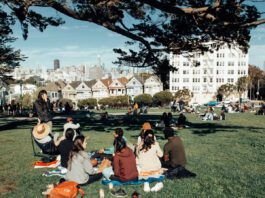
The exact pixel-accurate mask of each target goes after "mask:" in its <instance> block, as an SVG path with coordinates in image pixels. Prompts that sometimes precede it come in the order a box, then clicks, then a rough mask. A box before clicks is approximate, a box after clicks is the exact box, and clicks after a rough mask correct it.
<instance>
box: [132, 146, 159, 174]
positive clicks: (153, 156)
mask: <svg viewBox="0 0 265 198" xmlns="http://www.w3.org/2000/svg"><path fill="white" fill-rule="evenodd" d="M162 156H163V152H162V150H161V148H160V146H159V143H158V142H155V143H154V144H153V145H152V146H151V148H150V149H149V150H148V151H145V150H141V151H140V149H138V151H137V158H136V163H137V165H138V166H139V167H140V169H141V170H142V171H154V170H159V169H160V168H161V162H160V160H159V157H162Z"/></svg>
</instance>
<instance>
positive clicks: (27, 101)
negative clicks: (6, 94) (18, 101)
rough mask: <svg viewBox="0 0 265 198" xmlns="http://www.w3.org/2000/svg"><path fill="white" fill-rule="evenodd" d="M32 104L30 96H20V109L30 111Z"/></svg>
mask: <svg viewBox="0 0 265 198" xmlns="http://www.w3.org/2000/svg"><path fill="white" fill-rule="evenodd" d="M32 104H33V100H32V96H31V94H28V93H26V94H24V95H23V96H22V108H23V109H31V108H32Z"/></svg>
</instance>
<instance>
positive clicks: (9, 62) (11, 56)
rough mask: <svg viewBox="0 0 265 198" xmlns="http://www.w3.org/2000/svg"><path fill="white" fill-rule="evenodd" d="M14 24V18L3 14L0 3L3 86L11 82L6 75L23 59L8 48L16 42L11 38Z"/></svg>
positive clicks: (0, 50)
mask: <svg viewBox="0 0 265 198" xmlns="http://www.w3.org/2000/svg"><path fill="white" fill-rule="evenodd" d="M14 24H15V18H14V16H11V15H10V14H8V13H7V12H5V11H4V9H3V7H2V5H1V2H0V46H1V47H0V56H1V57H0V83H4V84H8V83H9V81H10V80H12V77H11V76H10V75H8V74H9V73H10V72H12V70H13V68H14V67H16V66H19V62H20V61H22V60H24V58H25V57H24V56H22V55H21V54H20V50H15V49H14V48H12V47H11V46H10V43H12V42H14V41H15V40H16V39H15V38H14V37H12V36H11V35H12V34H13V31H12V26H13V25H14Z"/></svg>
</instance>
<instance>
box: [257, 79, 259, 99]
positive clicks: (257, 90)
mask: <svg viewBox="0 0 265 198" xmlns="http://www.w3.org/2000/svg"><path fill="white" fill-rule="evenodd" d="M257 99H258V100H259V79H258V89H257Z"/></svg>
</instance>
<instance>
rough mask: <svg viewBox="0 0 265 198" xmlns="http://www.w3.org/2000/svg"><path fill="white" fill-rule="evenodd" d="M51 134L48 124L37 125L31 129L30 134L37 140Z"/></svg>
mask: <svg viewBox="0 0 265 198" xmlns="http://www.w3.org/2000/svg"><path fill="white" fill-rule="evenodd" d="M50 132H51V128H50V126H49V125H48V124H45V123H42V124H38V125H36V126H35V127H34V128H33V131H32V134H33V136H34V137H35V138H37V139H43V138H45V137H46V136H47V135H49V133H50Z"/></svg>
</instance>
